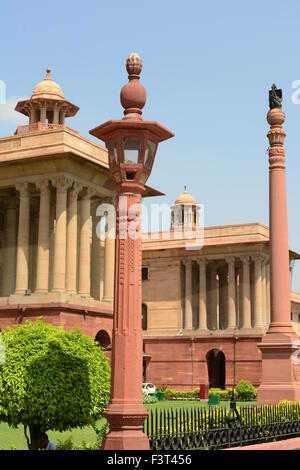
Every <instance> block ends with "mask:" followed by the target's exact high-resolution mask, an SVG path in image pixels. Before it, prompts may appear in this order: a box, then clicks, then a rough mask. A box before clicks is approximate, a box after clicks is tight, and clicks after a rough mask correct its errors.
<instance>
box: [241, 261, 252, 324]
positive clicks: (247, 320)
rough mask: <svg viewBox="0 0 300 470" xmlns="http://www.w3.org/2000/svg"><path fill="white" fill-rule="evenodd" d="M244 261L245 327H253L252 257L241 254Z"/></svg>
mask: <svg viewBox="0 0 300 470" xmlns="http://www.w3.org/2000/svg"><path fill="white" fill-rule="evenodd" d="M241 260H242V262H243V284H242V292H243V322H242V327H243V328H251V300H250V257H249V256H241Z"/></svg>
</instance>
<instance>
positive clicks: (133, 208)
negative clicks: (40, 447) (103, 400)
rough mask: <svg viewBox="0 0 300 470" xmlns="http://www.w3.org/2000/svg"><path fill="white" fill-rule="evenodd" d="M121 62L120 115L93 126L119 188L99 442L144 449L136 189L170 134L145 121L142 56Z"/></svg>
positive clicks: (142, 187) (112, 446) (108, 447)
mask: <svg viewBox="0 0 300 470" xmlns="http://www.w3.org/2000/svg"><path fill="white" fill-rule="evenodd" d="M126 68H127V72H128V78H129V82H128V83H127V84H126V85H125V86H124V87H123V88H122V90H121V95H120V99H121V104H122V106H123V108H124V117H123V119H122V120H119V121H108V122H106V123H104V124H102V125H100V126H99V127H97V128H95V129H92V130H91V131H90V134H92V135H94V136H96V137H98V138H99V139H101V140H103V141H104V142H105V144H106V147H107V149H108V154H109V168H110V172H111V176H112V179H113V181H114V184H115V188H116V191H117V192H118V194H119V196H118V203H117V221H116V256H115V290H114V320H113V322H114V323H113V341H112V359H111V368H112V385H111V399H110V404H109V406H108V408H107V410H106V413H105V416H106V418H107V420H108V422H109V425H110V433H109V434H108V435H107V437H106V439H105V441H104V446H103V448H104V449H106V450H119V449H149V441H148V438H147V436H146V435H145V434H144V433H143V425H144V420H145V418H146V417H147V410H146V408H145V407H144V405H143V396H142V362H143V337H142V314H141V308H142V283H141V256H142V252H141V220H140V219H141V195H142V194H143V192H144V190H145V183H146V181H147V179H148V178H149V176H150V173H151V170H152V166H153V163H154V159H155V154H156V151H157V146H158V144H159V142H162V141H163V140H166V139H169V138H170V137H173V136H174V134H173V133H172V132H171V131H169V130H168V129H166V128H165V127H163V126H161V125H160V124H158V123H157V122H153V121H144V120H143V119H142V116H141V115H142V109H143V107H144V105H145V102H146V90H145V88H144V87H143V85H142V84H141V83H140V82H139V78H140V73H141V71H142V61H141V59H140V57H139V56H138V54H136V53H132V54H130V56H129V57H128V59H127V63H126Z"/></svg>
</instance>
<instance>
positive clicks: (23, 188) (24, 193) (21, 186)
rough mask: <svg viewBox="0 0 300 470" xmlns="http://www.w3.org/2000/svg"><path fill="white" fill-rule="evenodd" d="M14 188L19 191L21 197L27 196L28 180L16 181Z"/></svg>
mask: <svg viewBox="0 0 300 470" xmlns="http://www.w3.org/2000/svg"><path fill="white" fill-rule="evenodd" d="M15 188H16V190H17V191H18V192H19V193H20V196H22V197H26V196H29V183H28V182H26V183H25V182H22V183H16V184H15Z"/></svg>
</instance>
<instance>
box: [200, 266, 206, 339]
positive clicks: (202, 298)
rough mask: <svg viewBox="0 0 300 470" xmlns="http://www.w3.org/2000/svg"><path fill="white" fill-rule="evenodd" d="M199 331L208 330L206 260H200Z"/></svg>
mask: <svg viewBox="0 0 300 470" xmlns="http://www.w3.org/2000/svg"><path fill="white" fill-rule="evenodd" d="M199 280H200V285H199V329H200V330H207V306H206V259H205V258H200V259H199Z"/></svg>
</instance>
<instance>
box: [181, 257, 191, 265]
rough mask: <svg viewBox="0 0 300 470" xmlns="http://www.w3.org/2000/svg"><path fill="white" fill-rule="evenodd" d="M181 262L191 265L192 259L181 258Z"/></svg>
mask: <svg viewBox="0 0 300 470" xmlns="http://www.w3.org/2000/svg"><path fill="white" fill-rule="evenodd" d="M181 262H182V264H184V266H191V264H192V262H193V260H192V259H190V258H188V259H183V260H182V261H181Z"/></svg>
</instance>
